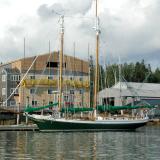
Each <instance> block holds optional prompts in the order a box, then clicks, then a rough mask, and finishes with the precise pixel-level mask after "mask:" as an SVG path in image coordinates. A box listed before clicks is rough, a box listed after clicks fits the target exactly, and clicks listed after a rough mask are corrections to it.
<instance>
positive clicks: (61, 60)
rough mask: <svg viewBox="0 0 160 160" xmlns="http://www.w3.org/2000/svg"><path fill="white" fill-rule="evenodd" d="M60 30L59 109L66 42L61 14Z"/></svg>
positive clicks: (59, 107) (59, 106) (60, 105)
mask: <svg viewBox="0 0 160 160" xmlns="http://www.w3.org/2000/svg"><path fill="white" fill-rule="evenodd" d="M60 30H61V33H60V34H61V38H60V42H61V44H60V45H61V46H60V64H59V67H60V69H59V100H58V109H59V111H60V110H61V107H62V88H63V87H62V85H63V79H62V72H63V42H64V16H63V15H61V17H60Z"/></svg>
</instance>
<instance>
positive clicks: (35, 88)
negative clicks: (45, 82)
mask: <svg viewBox="0 0 160 160" xmlns="http://www.w3.org/2000/svg"><path fill="white" fill-rule="evenodd" d="M57 41H58V34H57V38H56V42H57ZM55 44H56V43H55ZM50 57H51V52H50V54H49V56H48V59H47V62H48V61H49V59H50ZM46 68H47V67H45V68H44V69H43V71H42V72H41V78H40V81H39V83H38V85H39V84H40V82H41V80H42V75H43V74H44V72H45V70H46ZM38 85H37V87H35V93H37V89H38Z"/></svg>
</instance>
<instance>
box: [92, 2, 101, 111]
mask: <svg viewBox="0 0 160 160" xmlns="http://www.w3.org/2000/svg"><path fill="white" fill-rule="evenodd" d="M97 3H98V2H97V0H96V15H95V17H96V24H95V25H96V26H95V31H96V68H95V80H94V85H95V86H94V105H93V107H94V108H95V109H96V106H97V92H98V73H99V34H100V30H99V17H98V11H97V10H98V9H97V5H98V4H97Z"/></svg>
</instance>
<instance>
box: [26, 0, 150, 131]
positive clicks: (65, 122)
mask: <svg viewBox="0 0 160 160" xmlns="http://www.w3.org/2000/svg"><path fill="white" fill-rule="evenodd" d="M95 16H96V26H95V31H96V70H95V87H94V108H93V109H92V112H93V116H92V119H91V120H84V119H72V120H71V119H65V118H62V117H61V114H60V111H61V109H62V81H63V79H62V64H63V38H64V26H63V23H64V17H63V16H61V48H60V75H59V76H60V77H59V101H58V110H59V112H58V114H57V115H56V116H43V115H34V114H33V115H30V114H28V113H26V115H27V116H28V117H29V118H30V119H31V120H32V121H33V122H34V123H36V124H37V126H38V128H39V130H40V131H95V130H96V131H101V130H135V129H136V128H139V127H141V126H144V125H145V124H146V123H147V122H148V118H147V117H145V118H141V119H128V118H107V117H105V118H102V117H98V116H97V110H96V109H97V92H98V72H99V71H98V70H99V68H98V66H99V60H98V57H99V34H100V29H99V17H98V13H97V0H96V15H95ZM55 105H57V103H55ZM48 107H49V106H42V107H40V108H39V109H43V108H48ZM90 110H91V109H88V111H90ZM26 112H29V110H26Z"/></svg>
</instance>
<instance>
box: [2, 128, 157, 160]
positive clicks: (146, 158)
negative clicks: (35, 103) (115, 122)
mask: <svg viewBox="0 0 160 160" xmlns="http://www.w3.org/2000/svg"><path fill="white" fill-rule="evenodd" d="M1 159H2V160H5V159H7V160H10V159H11V160H18V159H27V160H30V159H33V160H36V159H37V160H45V159H58V160H63V159H67V160H72V159H74V160H79V159H86V160H88V159H104V160H142V159H143V160H159V159H160V126H147V127H144V128H141V129H139V130H138V131H137V132H92V133H89V132H82V133H80V132H68V133H60V132H56V133H41V132H0V160H1Z"/></svg>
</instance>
